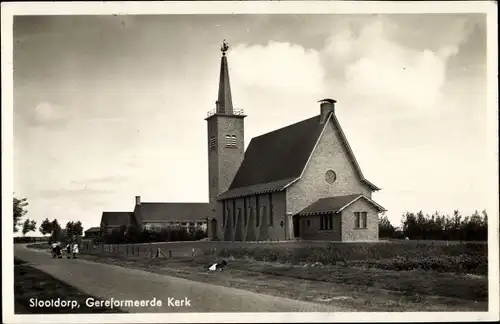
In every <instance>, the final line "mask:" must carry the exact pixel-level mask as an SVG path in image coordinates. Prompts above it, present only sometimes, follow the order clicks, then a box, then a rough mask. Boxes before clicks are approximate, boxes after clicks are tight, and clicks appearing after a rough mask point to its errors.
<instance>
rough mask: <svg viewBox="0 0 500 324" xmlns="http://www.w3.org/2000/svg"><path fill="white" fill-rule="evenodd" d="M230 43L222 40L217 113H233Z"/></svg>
mask: <svg viewBox="0 0 500 324" xmlns="http://www.w3.org/2000/svg"><path fill="white" fill-rule="evenodd" d="M228 49H229V45H228V44H227V42H226V40H224V41H223V42H222V46H221V49H220V50H221V51H222V58H221V63H220V80H219V97H218V99H217V102H216V113H218V114H226V115H232V114H233V99H232V97H231V86H230V84H229V68H228V66H227V57H226V52H227V50H228Z"/></svg>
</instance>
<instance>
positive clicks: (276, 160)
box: [217, 114, 379, 200]
mask: <svg viewBox="0 0 500 324" xmlns="http://www.w3.org/2000/svg"><path fill="white" fill-rule="evenodd" d="M320 117H321V116H320V115H318V116H315V117H312V118H309V119H305V120H303V121H301V122H298V123H295V124H292V125H289V126H286V127H283V128H280V129H278V130H275V131H272V132H269V133H267V134H264V135H261V136H258V137H254V138H253V139H252V140H251V141H250V144H249V145H248V148H247V150H246V152H245V157H244V159H243V162H242V163H241V166H240V168H239V169H238V172H237V173H236V176H235V177H234V179H233V182H232V183H231V186H230V187H229V189H228V190H227V191H226V192H224V193H222V194H221V195H219V196H218V197H217V199H219V200H220V199H227V198H235V197H242V196H246V195H251V194H257V193H262V192H265V191H259V190H261V189H262V188H261V187H263V188H265V190H267V191H279V190H283V189H284V188H286V187H287V186H289V185H290V184H291V183H293V182H294V181H297V180H298V179H300V177H301V176H302V173H303V171H304V170H305V168H306V166H307V163H308V161H309V159H310V156H311V155H312V153H313V151H314V148H315V146H316V143H317V142H318V141H319V139H320V136H321V134H322V132H323V129H324V127H325V125H326V124H327V123H320ZM330 118H331V119H332V120H333V122H334V123H335V125H336V127H337V128H338V130H339V133H340V137H341V141H342V142H343V143H344V145H345V147H346V151H347V154H348V156H349V158H350V160H351V161H352V163H353V165H354V168H355V170H356V172H357V173H358V176H359V177H360V179H361V181H363V182H364V183H366V184H367V185H368V186H370V188H371V189H372V190H379V188H378V187H376V186H375V185H374V184H372V183H370V182H369V181H368V180H366V179H365V177H364V176H363V174H362V172H361V168H360V167H359V165H358V163H357V161H356V158H355V157H354V153H353V151H352V149H351V148H350V146H349V144H348V142H347V138H346V137H345V134H344V132H343V131H342V128H341V127H340V124H339V122H338V120H337V118H336V117H335V115H334V114H331V115H330ZM329 120H330V119H328V121H329ZM286 181H288V183H286V184H285V185H283V182H286Z"/></svg>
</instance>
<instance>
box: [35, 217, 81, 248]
mask: <svg viewBox="0 0 500 324" xmlns="http://www.w3.org/2000/svg"><path fill="white" fill-rule="evenodd" d="M39 231H40V233H42V235H44V236H45V235H49V243H52V242H62V243H74V242H76V243H79V242H80V240H81V236H82V234H83V226H82V223H81V222H80V221H77V222H67V223H66V227H64V229H63V228H62V227H61V225H60V224H59V222H58V221H57V219H54V220H52V221H50V220H49V219H48V218H45V220H44V221H43V222H42V224H41V225H40V228H39Z"/></svg>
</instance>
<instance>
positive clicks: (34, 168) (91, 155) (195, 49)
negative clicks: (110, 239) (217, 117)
mask: <svg viewBox="0 0 500 324" xmlns="http://www.w3.org/2000/svg"><path fill="white" fill-rule="evenodd" d="M13 31H14V34H13V37H14V195H15V196H17V197H26V198H27V199H28V201H29V207H28V214H27V215H26V217H29V218H31V219H35V220H37V221H38V222H39V223H40V222H41V221H42V220H43V219H45V218H46V217H47V218H49V219H54V218H57V219H58V220H59V222H60V223H66V222H67V221H76V220H80V221H82V223H83V225H84V228H88V227H91V226H98V224H99V222H100V217H101V214H102V211H131V210H133V207H134V199H135V198H134V197H135V196H136V195H140V196H141V199H142V201H146V202H147V201H150V202H152V201H163V202H208V158H207V135H206V132H207V126H206V121H205V120H204V118H205V117H206V114H207V112H208V111H209V110H212V109H214V108H215V100H216V99H217V89H218V79H219V74H218V73H219V69H220V56H221V52H220V44H221V41H222V40H223V39H227V41H228V42H229V45H230V46H231V49H230V50H229V52H228V63H229V71H230V72H229V73H230V80H231V88H232V95H233V104H234V107H235V109H243V110H244V111H245V113H246V115H248V117H247V118H246V119H245V146H247V145H248V144H249V142H250V139H251V138H252V137H255V136H258V135H260V134H263V133H266V132H268V131H272V130H274V129H277V128H280V127H283V126H286V125H289V124H292V123H295V122H298V121H300V120H302V119H305V118H309V117H312V116H315V115H317V114H319V104H318V103H317V101H318V100H319V99H323V98H325V97H328V98H333V99H335V100H337V104H336V114H337V117H338V119H339V121H340V123H341V125H342V127H343V130H344V132H345V133H346V135H347V138H348V140H349V144H350V145H351V147H352V148H353V151H354V153H355V155H356V158H357V160H358V162H359V164H360V166H361V169H362V171H363V173H364V175H365V177H366V178H367V179H368V180H369V181H371V182H372V183H374V184H375V185H377V186H378V187H380V188H382V190H381V191H379V192H376V193H374V195H373V199H374V200H375V201H376V202H378V203H379V204H381V205H382V206H384V207H385V208H386V209H387V210H388V211H387V216H388V217H389V219H390V220H391V222H392V223H393V224H394V225H399V224H400V219H401V215H402V214H403V213H404V212H405V211H412V212H418V211H419V210H423V211H424V212H425V213H429V214H431V213H433V212H435V211H439V212H441V213H448V214H451V213H452V212H453V210H455V209H458V210H459V211H460V212H462V214H470V213H472V212H473V211H474V210H480V211H481V210H483V209H485V208H487V206H491V201H490V200H488V199H490V197H491V196H490V195H485V194H484V190H485V188H490V187H491V186H490V182H491V176H492V169H491V164H490V162H489V160H488V159H489V158H490V155H489V153H491V152H489V151H488V150H489V149H491V146H488V145H489V144H488V138H487V136H488V129H487V119H486V118H487V108H486V107H487V103H486V86H487V84H486V83H487V80H486V19H485V15H482V14H455V15H438V14H432V15H431V14H428V15H425V14H420V15H344V14H343V15H332V14H325V15H172V16H170V15H158V16H155V15H149V16H132V15H128V16H17V17H15V19H14V30H13ZM490 212H493V211H490Z"/></svg>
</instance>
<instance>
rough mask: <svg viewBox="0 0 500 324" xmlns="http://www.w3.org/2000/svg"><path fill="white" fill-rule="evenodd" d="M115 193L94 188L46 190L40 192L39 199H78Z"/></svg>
mask: <svg viewBox="0 0 500 324" xmlns="http://www.w3.org/2000/svg"><path fill="white" fill-rule="evenodd" d="M113 193H114V191H112V190H107V189H92V188H87V187H84V188H75V189H67V188H66V189H46V190H41V191H40V192H39V197H42V198H49V199H50V198H62V197H78V199H81V198H82V196H98V195H109V194H113Z"/></svg>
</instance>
